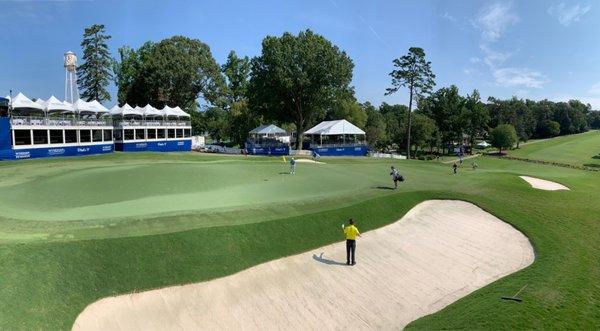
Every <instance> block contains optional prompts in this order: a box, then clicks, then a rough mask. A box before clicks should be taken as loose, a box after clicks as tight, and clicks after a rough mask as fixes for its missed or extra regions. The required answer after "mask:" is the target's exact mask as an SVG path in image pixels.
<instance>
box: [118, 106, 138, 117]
mask: <svg viewBox="0 0 600 331" xmlns="http://www.w3.org/2000/svg"><path fill="white" fill-rule="evenodd" d="M121 110H122V113H121V114H122V115H123V116H127V115H137V116H142V115H144V113H143V112H142V109H141V108H139V107H135V108H131V106H130V105H128V104H124V105H123V107H121Z"/></svg>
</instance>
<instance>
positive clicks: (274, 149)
mask: <svg viewBox="0 0 600 331" xmlns="http://www.w3.org/2000/svg"><path fill="white" fill-rule="evenodd" d="M246 150H247V151H248V153H249V154H253V155H290V146H287V145H281V146H270V147H256V146H255V145H253V144H251V143H246Z"/></svg>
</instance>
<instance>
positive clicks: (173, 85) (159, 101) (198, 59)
mask: <svg viewBox="0 0 600 331" xmlns="http://www.w3.org/2000/svg"><path fill="white" fill-rule="evenodd" d="M132 52H135V53H136V54H133V53H132ZM120 55H121V61H120V62H119V63H117V64H116V67H117V68H118V70H117V85H118V86H119V94H120V99H119V101H120V102H127V103H129V104H130V105H140V106H143V105H146V104H148V103H150V104H152V105H153V106H155V107H159V108H160V107H163V106H165V105H170V106H180V107H181V108H184V109H186V110H188V111H190V110H191V109H195V108H196V101H197V99H199V98H200V99H201V101H202V102H203V105H204V106H214V105H218V106H223V105H224V103H225V100H224V99H225V98H224V96H225V89H226V86H225V79H224V78H223V76H222V75H221V67H220V66H219V65H218V64H217V62H216V61H215V59H214V58H213V56H212V53H211V51H210V48H209V47H208V45H206V44H205V43H203V42H201V41H200V40H197V39H190V38H187V37H183V36H174V37H171V38H168V39H164V40H162V41H160V42H158V43H152V42H147V43H145V44H144V45H142V47H140V48H139V49H138V50H137V51H133V50H124V51H122V52H120ZM121 98H122V99H121Z"/></svg>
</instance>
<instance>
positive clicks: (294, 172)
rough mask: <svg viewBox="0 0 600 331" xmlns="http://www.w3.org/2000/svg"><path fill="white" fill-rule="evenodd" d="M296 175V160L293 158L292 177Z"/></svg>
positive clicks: (291, 160)
mask: <svg viewBox="0 0 600 331" xmlns="http://www.w3.org/2000/svg"><path fill="white" fill-rule="evenodd" d="M295 174H296V160H295V159H294V157H293V156H292V158H291V159H290V175H295Z"/></svg>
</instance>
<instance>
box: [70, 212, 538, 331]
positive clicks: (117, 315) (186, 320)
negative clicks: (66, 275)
mask: <svg viewBox="0 0 600 331" xmlns="http://www.w3.org/2000/svg"><path fill="white" fill-rule="evenodd" d="M358 226H359V227H360V222H359V224H358ZM336 230H338V229H336ZM533 260H534V251H533V248H532V246H531V244H530V243H529V240H528V239H527V238H526V237H525V236H524V235H523V234H522V233H521V232H519V231H517V230H516V229H514V228H513V227H511V226H510V225H508V224H506V223H504V222H502V221H501V220H499V219H497V218H496V217H494V216H492V215H490V214H488V213H486V212H485V211H483V210H482V209H480V208H478V207H476V206H474V205H472V204H469V203H466V202H462V201H447V200H432V201H426V202H423V203H421V204H419V205H417V206H416V207H414V208H413V209H412V210H411V211H410V212H409V213H407V214H406V215H405V216H404V217H403V218H402V219H401V220H400V221H398V222H395V223H393V224H391V225H388V226H385V227H383V228H380V229H377V230H374V231H370V232H368V233H365V234H364V235H363V237H362V238H360V239H359V241H358V246H357V262H358V264H357V265H356V266H353V267H350V266H346V265H345V264H344V262H345V245H344V243H343V242H340V243H336V244H333V245H329V246H325V247H322V248H319V249H315V250H312V251H310V252H307V253H302V254H299V255H295V256H290V257H286V258H282V259H279V260H275V261H271V262H267V263H263V264H261V265H258V266H255V267H252V268H250V269H247V270H244V271H242V272H239V273H237V274H234V275H231V276H227V277H224V278H220V279H216V280H212V281H208V282H203V283H197V284H190V285H184V286H173V287H168V288H163V289H158V290H152V291H147V292H141V293H135V294H128V295H121V296H117V297H111V298H105V299H102V300H100V301H97V302H95V303H93V304H91V305H89V306H88V307H87V308H86V309H85V310H84V311H83V312H82V313H81V314H80V315H79V316H78V318H77V320H76V321H75V325H74V326H73V328H74V329H75V330H116V329H119V330H169V329H189V330H191V329H256V330H258V329H260V330H273V329H313V330H317V329H319V330H322V329H392V328H393V329H400V328H402V327H404V326H405V325H406V324H407V323H409V322H411V321H413V320H415V319H417V318H419V317H421V316H424V315H428V314H431V313H434V312H436V311H438V310H440V309H442V308H443V307H445V306H447V305H448V304H450V303H452V302H454V301H456V300H458V299H459V298H461V297H463V296H465V295H467V294H469V293H471V292H473V291H475V290H476V289H478V288H481V287H483V286H485V285H487V284H489V283H491V282H493V281H494V280H496V279H498V278H501V277H503V276H506V275H508V274H510V273H513V272H515V271H517V270H520V269H523V268H525V267H526V266H528V265H530V264H531V263H532V262H533ZM489 299H490V300H499V298H497V297H493V298H489Z"/></svg>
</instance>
